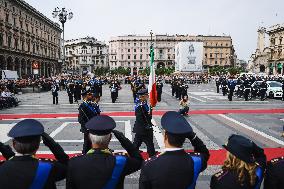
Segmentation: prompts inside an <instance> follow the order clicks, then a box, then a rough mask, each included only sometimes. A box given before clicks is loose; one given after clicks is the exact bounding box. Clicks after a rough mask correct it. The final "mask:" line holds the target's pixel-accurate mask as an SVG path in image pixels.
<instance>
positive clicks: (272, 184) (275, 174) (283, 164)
mask: <svg viewBox="0 0 284 189" xmlns="http://www.w3.org/2000/svg"><path fill="white" fill-rule="evenodd" d="M282 188H284V157H283V156H282V157H279V158H274V159H272V160H270V161H269V162H268V163H267V169H266V174H265V177H264V189H282Z"/></svg>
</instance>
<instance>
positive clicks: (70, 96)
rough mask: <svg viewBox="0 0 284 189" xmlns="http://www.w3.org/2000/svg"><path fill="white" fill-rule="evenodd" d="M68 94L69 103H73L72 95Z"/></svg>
mask: <svg viewBox="0 0 284 189" xmlns="http://www.w3.org/2000/svg"><path fill="white" fill-rule="evenodd" d="M68 96H69V103H70V104H73V95H68Z"/></svg>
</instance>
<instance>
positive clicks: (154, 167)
mask: <svg viewBox="0 0 284 189" xmlns="http://www.w3.org/2000/svg"><path fill="white" fill-rule="evenodd" d="M161 125H162V127H163V129H164V130H165V132H164V142H165V151H164V152H163V153H161V154H160V155H157V156H155V157H152V158H150V159H149V160H147V161H145V163H144V165H143V166H142V169H141V174H140V180H139V188H140V189H149V188H151V189H173V188H176V189H181V188H188V189H193V188H195V184H196V180H197V178H198V175H199V173H200V172H202V171H203V170H205V169H206V167H207V161H208V159H209V151H208V149H207V148H206V146H205V145H204V143H203V142H202V141H201V140H200V139H199V138H198V137H197V135H196V134H195V133H194V132H193V130H192V128H191V126H190V124H189V123H188V122H187V120H186V119H185V118H184V117H183V116H182V115H180V114H179V113H177V112H174V111H169V112H166V113H165V114H164V115H163V116H162V119H161ZM186 138H188V139H189V140H190V142H191V144H192V145H193V147H194V152H193V153H187V152H186V151H185V150H184V149H183V148H182V146H183V144H184V142H185V139H186Z"/></svg>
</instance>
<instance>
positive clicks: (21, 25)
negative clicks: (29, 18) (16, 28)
mask: <svg viewBox="0 0 284 189" xmlns="http://www.w3.org/2000/svg"><path fill="white" fill-rule="evenodd" d="M20 27H21V29H22V28H23V21H20Z"/></svg>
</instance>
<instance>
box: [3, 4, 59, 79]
mask: <svg viewBox="0 0 284 189" xmlns="http://www.w3.org/2000/svg"><path fill="white" fill-rule="evenodd" d="M61 32H62V30H61V29H60V26H59V25H58V24H56V23H54V22H52V21H51V20H50V19H48V18H47V17H45V16H44V15H43V14H42V13H40V12H39V11H37V10H36V9H35V8H33V7H32V6H30V5H29V4H27V3H26V2H25V1H23V0H0V70H15V71H17V72H18V75H19V77H20V78H21V77H26V76H32V75H34V74H37V75H39V76H52V75H55V74H57V73H60V72H61V63H59V62H58V60H59V56H60V39H61Z"/></svg>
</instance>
